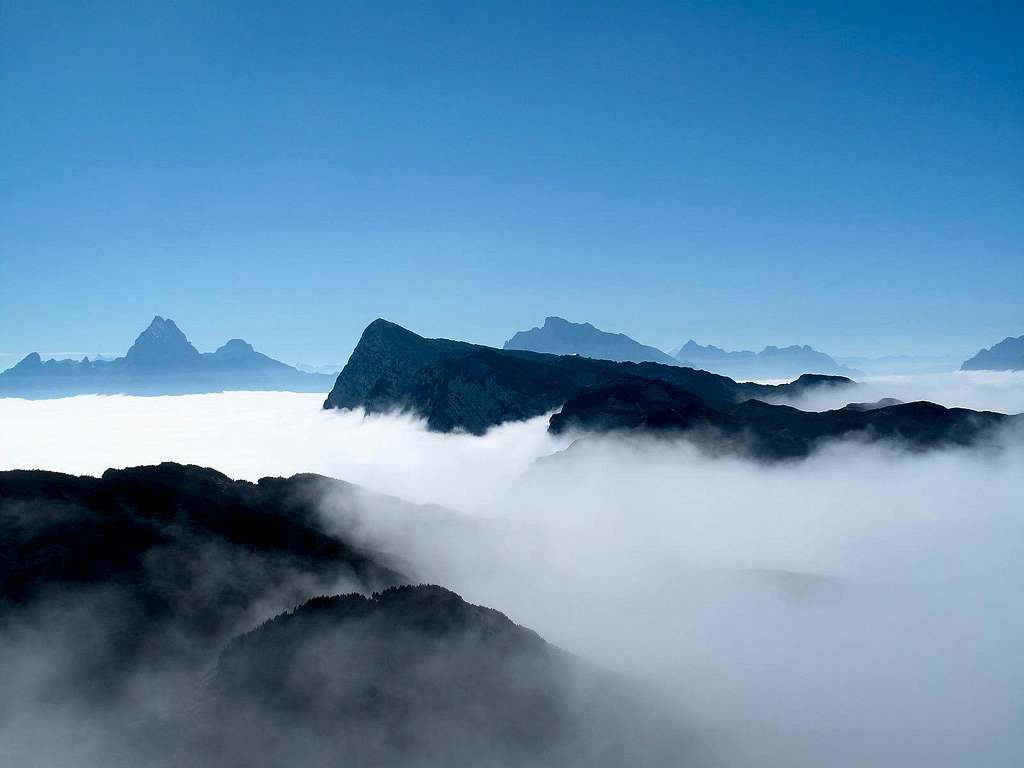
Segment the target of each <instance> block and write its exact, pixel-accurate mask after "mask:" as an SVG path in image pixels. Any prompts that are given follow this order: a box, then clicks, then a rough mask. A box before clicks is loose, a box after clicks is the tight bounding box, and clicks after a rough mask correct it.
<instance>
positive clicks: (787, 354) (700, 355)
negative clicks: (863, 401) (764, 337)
mask: <svg viewBox="0 0 1024 768" xmlns="http://www.w3.org/2000/svg"><path fill="white" fill-rule="evenodd" d="M676 359H677V360H680V361H684V360H685V361H686V363H684V364H686V365H694V366H696V367H697V368H703V369H704V370H706V371H714V372H715V373H721V374H723V375H725V376H730V377H732V378H738V379H744V380H749V379H791V378H794V377H796V376H799V375H800V374H802V373H823V374H828V375H832V376H858V375H861V372H860V371H857V370H854V369H853V368H848V367H846V366H845V365H841V364H840V363H837V362H836V361H835V360H834V359H832V358H831V357H829V356H828V355H826V354H825V353H824V352H819V351H818V350H816V349H813V348H811V347H808V346H806V345H804V346H798V345H793V346H789V347H774V346H767V347H765V348H764V349H763V350H761V351H760V352H751V351H749V350H741V351H734V352H728V351H726V350H724V349H720V348H719V347H716V346H713V345H711V344H708V345H707V346H702V345H700V344H698V343H697V342H696V341H694V340H693V339H690V340H689V341H687V342H686V343H685V344H683V346H682V347H680V348H679V351H678V352H676Z"/></svg>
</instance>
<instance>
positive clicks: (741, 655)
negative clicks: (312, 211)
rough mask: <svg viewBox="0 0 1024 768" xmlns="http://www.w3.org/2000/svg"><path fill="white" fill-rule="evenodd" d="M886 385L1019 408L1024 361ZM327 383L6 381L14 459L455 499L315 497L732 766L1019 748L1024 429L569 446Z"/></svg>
mask: <svg viewBox="0 0 1024 768" xmlns="http://www.w3.org/2000/svg"><path fill="white" fill-rule="evenodd" d="M886 396H893V397H897V398H899V399H902V400H914V399H929V400H933V401H937V402H940V403H942V404H944V405H950V406H953V405H956V406H966V407H972V408H980V409H990V410H999V411H1004V412H1014V413H1016V412H1021V411H1024V376H1022V375H1020V374H943V375H927V376H916V377H897V378H887V379H871V380H869V381H868V383H867V384H866V385H865V387H863V388H862V389H861V390H860V391H858V392H857V393H856V395H855V397H854V398H853V399H856V400H875V399H878V398H880V397H886ZM322 399H323V398H322V396H320V395H306V394H290V393H224V394H216V395H194V396H180V397H153V398H136V397H120V396H117V397H93V396H87V397H74V398H67V399H60V400H46V401H25V400H16V399H0V469H10V468H41V469H50V470H58V471H63V472H72V473H81V474H99V473H101V472H102V471H103V470H104V469H106V468H108V467H123V466H130V465H138V464H148V463H154V462H159V461H168V460H170V461H179V462H186V463H194V464H200V465H204V466H211V467H214V468H216V469H219V470H221V471H223V472H225V473H226V474H228V475H230V476H232V477H237V478H246V479H250V480H255V479H257V478H259V477H261V476H265V475H290V474H294V473H298V472H317V473H321V474H324V475H329V476H331V477H336V478H340V479H344V480H348V481H350V482H354V483H358V484H360V485H362V486H364V487H365V488H367V489H368V490H370V491H374V492H376V493H385V494H390V495H392V496H397V497H401V498H403V499H407V500H410V501H413V502H416V503H418V504H429V505H439V506H440V507H443V508H445V509H439V508H438V506H425V507H422V508H421V509H419V510H414V511H412V512H409V511H408V510H407V509H405V508H403V510H404V511H401V512H400V515H404V517H403V519H401V520H396V518H395V514H396V512H395V508H394V505H392V504H389V503H388V502H387V500H385V499H381V498H380V497H378V496H375V495H372V494H366V495H365V498H364V499H363V501H362V504H361V507H362V509H361V513H360V520H359V522H358V525H356V526H355V527H353V524H352V520H351V519H345V520H341V519H339V518H338V517H337V505H336V504H335V503H334V501H333V500H332V499H331V498H330V497H326V498H324V499H323V503H322V509H323V514H324V519H325V521H326V523H327V524H328V525H331V524H337V525H338V526H340V527H344V529H345V530H346V532H347V533H348V534H349V535H355V536H357V537H359V538H360V539H361V540H362V541H363V542H364V543H366V544H368V545H372V546H374V547H377V548H380V549H383V550H386V551H390V552H393V553H395V554H396V555H397V556H400V557H402V558H403V560H404V561H405V562H406V563H408V565H409V568H410V571H411V572H412V573H414V574H416V576H417V578H422V579H424V580H430V581H436V582H438V583H442V584H444V585H446V586H450V587H452V588H453V589H455V590H456V591H458V592H459V593H460V594H462V595H463V596H464V597H465V598H466V599H468V600H471V601H473V602H479V603H483V604H487V605H490V606H493V607H496V608H498V609H499V610H502V611H503V612H505V613H507V614H508V615H509V616H510V617H511V618H512V619H513V620H515V621H517V622H519V623H521V624H524V625H526V626H529V627H531V628H533V629H535V630H537V631H538V632H539V633H540V634H541V635H543V636H544V637H545V638H547V639H548V640H550V641H552V642H554V643H556V644H558V645H561V646H562V647H564V648H566V649H568V650H570V651H572V652H574V653H577V654H579V655H581V656H584V657H586V658H589V659H592V660H593V661H595V662H597V663H600V664H602V665H604V666H606V667H610V668H612V669H615V670H617V671H620V672H622V673H625V674H628V675H630V676H631V677H633V678H635V679H636V680H637V681H638V682H640V683H642V684H645V685H648V686H650V687H651V690H652V691H656V692H657V694H658V695H659V696H662V697H664V698H665V699H666V700H668V701H671V702H673V703H674V704H675V705H676V706H678V707H679V708H681V709H682V710H683V711H684V712H685V713H686V715H687V716H688V717H689V718H690V719H691V721H692V722H694V723H695V724H698V725H699V726H700V727H701V728H703V729H704V730H705V732H707V733H708V734H713V737H714V738H715V739H717V740H718V742H719V743H720V744H721V749H722V750H723V755H728V758H727V759H726V760H725V764H730V765H753V766H791V765H830V766H850V768H853V767H854V766H857V767H858V768H860V767H861V766H866V765H871V766H916V765H929V766H962V765H986V766H1011V765H1013V766H1016V765H1020V764H1022V761H1024V731H1022V728H1021V723H1024V663H1022V662H1021V661H1020V649H1021V648H1022V647H1024V602H1022V601H1021V599H1020V595H1021V594H1022V593H1024V440H1022V437H1021V435H1018V434H1007V435H1006V436H1005V440H1004V444H1005V447H1004V448H1003V449H1001V450H998V451H994V452H985V453H979V452H974V451H970V450H949V451H938V452H932V453H928V454H917V455H909V454H905V453H902V452H900V451H898V450H896V449H894V448H891V447H887V446H883V445H874V446H864V445H861V444H855V443H838V444H835V445H832V446H830V447H829V448H828V449H827V450H824V451H821V452H819V453H817V454H815V455H814V456H812V457H811V458H810V459H808V460H806V461H802V462H797V463H786V464H779V465H763V464H756V463H752V462H748V461H745V460H739V459H732V458H718V459H712V458H708V457H706V456H704V455H702V454H701V453H700V452H699V451H697V450H695V449H694V448H693V447H692V446H691V445H689V444H688V443H686V442H685V441H670V440H604V439H602V440H593V441H590V442H589V443H588V444H586V445H581V446H576V447H574V448H573V450H570V451H567V452H565V453H560V451H562V450H563V449H564V448H566V447H567V445H568V443H569V442H570V441H569V440H568V439H565V438H554V437H552V436H550V435H548V434H547V432H546V419H545V418H538V419H534V420H531V421H528V422H524V423H518V424H508V425H504V426H502V427H499V428H496V429H494V430H492V431H490V432H489V433H488V434H487V435H486V436H484V437H472V436H468V435H439V434H433V433H429V432H427V431H426V430H425V429H424V427H423V424H422V423H421V422H420V421H418V420H416V419H415V418H412V417H409V416H375V417H364V416H363V415H362V414H361V413H351V412H350V413H344V412H325V411H323V410H321V408H320V405H321V402H322ZM849 399H851V398H849V397H848V396H847V395H846V394H845V393H844V394H841V395H838V396H837V395H835V393H828V394H827V395H823V396H814V397H812V398H808V399H807V401H806V402H802V403H800V405H802V406H803V407H809V408H828V407H835V406H837V405H842V404H844V403H845V402H846V401H848V400H849ZM552 455H554V458H545V457H551V456H552Z"/></svg>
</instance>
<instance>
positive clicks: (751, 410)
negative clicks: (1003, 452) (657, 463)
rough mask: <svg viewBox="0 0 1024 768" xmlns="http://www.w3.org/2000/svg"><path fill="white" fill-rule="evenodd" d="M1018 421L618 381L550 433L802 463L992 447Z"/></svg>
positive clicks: (572, 407) (564, 413) (561, 417)
mask: <svg viewBox="0 0 1024 768" xmlns="http://www.w3.org/2000/svg"><path fill="white" fill-rule="evenodd" d="M1022 418H1024V417H1021V416H1005V415H1003V414H1000V413H992V412H989V411H980V412H979V411H970V410H966V409H963V408H943V407H942V406H941V405H935V404H934V403H927V402H917V403H899V401H895V400H891V399H890V401H889V402H886V401H885V400H883V401H879V402H877V403H851V405H850V406H847V407H845V408H841V409H839V410H835V411H825V412H821V413H818V412H807V411H800V410H797V409H796V408H790V407H788V406H784V405H770V404H768V403H764V402H761V401H759V400H747V401H746V402H744V403H740V404H739V405H734V406H731V407H722V406H721V405H719V406H710V405H708V404H707V403H706V402H705V401H703V400H701V398H698V397H695V396H694V395H693V394H691V393H690V392H687V391H686V390H683V389H680V388H679V387H676V386H674V385H672V384H670V383H668V382H664V381H651V380H646V379H638V378H625V379H621V380H619V381H616V382H612V383H611V384H606V385H602V386H597V387H593V388H590V389H587V390H584V391H583V392H581V393H580V394H578V395H576V396H575V397H573V398H572V399H570V400H569V401H568V402H566V404H565V405H564V406H563V408H562V410H561V411H560V412H559V413H556V414H554V415H553V416H552V417H551V422H550V426H549V429H550V430H551V431H552V432H554V433H556V434H560V433H563V432H581V433H585V432H628V431H639V432H647V433H659V434H687V435H689V436H691V437H694V438H696V439H697V442H698V444H699V445H701V446H702V447H704V448H705V449H706V450H709V451H711V452H713V453H722V452H738V453H740V454H743V455H749V456H752V457H754V458H758V459H768V460H772V459H792V458H802V457H805V456H807V455H809V454H810V453H811V452H812V451H813V450H814V448H815V447H816V446H818V445H821V444H822V443H824V442H827V441H829V440H836V439H839V438H847V437H855V438H857V439H862V440H868V441H874V440H891V441H893V442H895V443H897V444H899V445H901V446H904V447H907V448H910V449H914V450H924V449H929V448H941V447H946V446H954V445H958V446H968V445H980V444H987V443H994V442H995V440H996V437H997V434H998V431H999V429H1000V428H1001V427H1005V426H1010V425H1011V424H1020V423H1021V419H1022Z"/></svg>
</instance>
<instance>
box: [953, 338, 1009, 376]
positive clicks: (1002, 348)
mask: <svg viewBox="0 0 1024 768" xmlns="http://www.w3.org/2000/svg"><path fill="white" fill-rule="evenodd" d="M960 370H962V371H1024V336H1018V337H1017V338H1013V337H1012V336H1007V337H1006V338H1005V339H1003V340H1002V341H1000V342H999V343H998V344H996V345H995V346H994V347H992V348H991V349H983V350H981V351H980V352H979V353H978V354H976V355H975V356H974V357H972V358H971V359H970V360H967V361H966V362H965V363H964V364H963V365H961V366H960Z"/></svg>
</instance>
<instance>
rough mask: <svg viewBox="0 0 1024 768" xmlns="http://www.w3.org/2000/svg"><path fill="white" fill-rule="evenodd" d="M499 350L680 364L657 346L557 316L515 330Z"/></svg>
mask: <svg viewBox="0 0 1024 768" xmlns="http://www.w3.org/2000/svg"><path fill="white" fill-rule="evenodd" d="M503 349H523V350H529V351H531V352H545V353H547V354H552V355H582V356H583V357H593V358H596V359H599V360H615V361H618V362H632V363H645V362H651V363H662V364H663V365H680V364H681V365H690V364H689V363H686V362H683V363H680V362H679V361H678V360H676V359H675V358H674V357H672V356H671V355H668V354H666V353H664V352H662V351H661V350H660V349H655V348H654V347H648V346H646V345H644V344H641V343H640V342H638V341H634V340H633V339H631V338H629V336H627V335H626V334H624V333H608V332H607V331H601V330H598V329H597V328H595V327H594V326H592V325H591V324H590V323H570V322H569V321H568V320H563V319H562V318H560V317H549V318H547V319H546V320H545V321H544V326H543V327H541V328H532V329H531V330H529V331H519V332H518V333H517V334H516V335H515V336H513V337H512V338H511V339H509V340H508V341H506V342H505V346H504V347H503Z"/></svg>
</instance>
